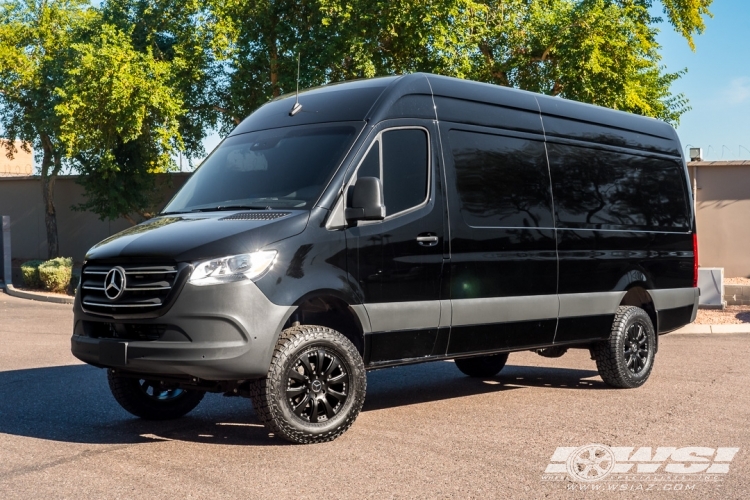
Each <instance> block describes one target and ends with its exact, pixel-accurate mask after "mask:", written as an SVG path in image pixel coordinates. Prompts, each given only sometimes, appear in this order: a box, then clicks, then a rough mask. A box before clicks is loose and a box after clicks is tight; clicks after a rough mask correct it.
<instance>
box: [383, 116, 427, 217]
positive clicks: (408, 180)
mask: <svg viewBox="0 0 750 500" xmlns="http://www.w3.org/2000/svg"><path fill="white" fill-rule="evenodd" d="M382 141H383V197H384V201H385V210H386V216H388V215H393V214H396V213H399V212H402V211H404V210H406V209H409V208H411V207H414V206H417V205H419V204H421V203H422V202H424V201H425V199H426V198H427V172H428V164H427V158H428V154H427V151H428V149H427V133H426V132H425V131H424V130H421V129H401V130H389V131H387V132H384V133H383V135H382Z"/></svg>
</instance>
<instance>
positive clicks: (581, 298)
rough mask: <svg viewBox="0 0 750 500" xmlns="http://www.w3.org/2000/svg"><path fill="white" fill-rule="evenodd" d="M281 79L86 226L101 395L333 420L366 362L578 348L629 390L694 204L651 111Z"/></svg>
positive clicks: (79, 336) (148, 411) (324, 428)
mask: <svg viewBox="0 0 750 500" xmlns="http://www.w3.org/2000/svg"><path fill="white" fill-rule="evenodd" d="M296 103H297V98H296V97H295V96H286V97H282V98H279V99H275V100H273V101H271V102H269V103H268V104H266V105H264V106H262V107H261V108H260V109H258V110H257V111H256V112H254V113H253V114H252V115H250V116H249V117H247V118H246V119H245V120H244V121H243V122H242V123H240V124H239V125H238V126H237V128H236V129H235V130H234V131H233V132H232V133H231V134H230V135H229V136H228V137H227V138H226V139H225V140H224V141H223V142H222V143H221V144H220V145H219V146H218V147H217V148H216V149H215V150H214V151H213V153H212V154H211V155H210V156H209V157H208V158H207V159H206V160H205V161H204V162H203V164H202V165H201V166H200V167H199V168H198V169H197V170H196V171H195V173H194V174H193V175H192V177H191V178H190V179H189V180H188V181H187V183H186V184H185V185H184V187H183V188H182V189H180V191H179V192H178V193H177V194H176V195H175V196H174V198H173V199H172V200H171V201H170V202H169V204H168V205H167V206H166V208H165V209H164V211H163V213H161V214H159V215H158V216H157V217H154V218H152V219H150V220H148V221H146V222H143V223H142V224H139V225H137V226H135V227H132V228H130V229H128V230H126V231H123V232H121V233H119V234H116V235H114V236H112V237H110V238H107V239H106V240H104V241H102V242H101V243H99V244H97V245H96V246H94V247H93V248H92V249H91V250H90V251H89V252H88V254H87V255H86V261H85V263H84V265H83V269H82V280H81V284H80V288H79V289H78V291H77V294H76V300H75V306H74V308H75V324H74V332H73V337H72V350H73V354H74V355H75V356H76V357H78V358H79V359H81V360H83V361H85V362H87V363H90V364H92V365H94V366H98V367H102V368H106V369H107V373H108V378H109V384H110V387H111V389H112V393H113V394H114V397H115V398H116V399H117V401H118V402H119V403H120V404H121V405H122V406H123V407H124V408H125V409H126V410H128V411H129V412H131V413H132V414H134V415H137V416H139V417H143V418H150V419H166V418H176V417H180V416H182V415H184V414H186V413H187V412H189V411H190V410H192V409H193V408H194V407H195V406H196V405H197V404H198V403H199V402H200V401H201V399H202V397H203V395H204V394H205V393H206V392H219V393H225V394H228V395H240V396H246V397H251V398H252V400H253V405H254V408H255V411H256V413H257V414H258V416H259V417H260V419H261V420H262V421H263V422H264V423H265V425H266V426H268V428H269V429H270V430H271V431H272V432H273V433H274V434H275V435H278V436H281V437H284V438H286V439H289V440H292V441H294V442H299V443H311V442H320V441H327V440H331V439H334V438H335V437H337V436H339V435H340V434H342V433H343V432H344V431H345V430H346V429H348V428H349V426H351V425H352V423H353V422H354V420H355V418H356V417H357V414H358V413H359V411H360V409H361V408H362V404H363V401H364V398H365V387H366V377H365V372H366V370H370V369H376V368H382V367H389V366H396V365H403V364H409V363H418V362H423V361H432V360H447V359H454V360H455V364H456V366H457V367H458V369H459V370H461V371H462V372H463V373H465V374H467V375H469V376H473V377H492V376H494V375H496V374H497V373H498V372H499V371H500V370H501V369H502V368H503V365H504V364H505V362H506V360H507V359H508V353H509V352H513V351H520V350H534V351H536V352H538V353H539V354H541V355H543V356H550V357H555V356H560V355H562V354H563V353H565V351H566V350H568V349H570V348H583V349H588V350H590V351H591V354H592V357H593V358H594V359H595V360H596V364H597V367H598V369H599V373H600V374H601V377H602V379H603V380H604V381H605V382H606V383H607V384H609V385H611V386H614V387H623V388H634V387H638V386H640V385H641V384H643V383H644V382H645V381H646V379H647V378H648V377H649V374H650V373H651V370H652V367H653V364H654V358H655V356H656V353H657V348H658V340H659V335H660V334H663V333H667V332H669V331H671V330H675V329H677V328H679V327H681V326H683V325H686V324H688V323H690V322H692V321H693V320H694V319H695V314H696V309H697V302H698V289H697V288H696V276H697V260H696V255H697V248H696V238H695V216H694V211H693V203H692V198H691V192H690V187H689V182H688V177H687V173H686V165H685V160H684V158H683V154H682V148H681V146H680V142H679V140H678V137H677V134H676V133H675V131H674V129H673V128H672V127H671V126H669V125H668V124H666V123H663V122H660V121H657V120H654V119H651V118H644V117H640V116H635V115H631V114H627V113H622V112H617V111H612V110H609V109H604V108H600V107H595V106H590V105H586V104H580V103H576V102H571V101H568V100H564V99H559V98H553V97H547V96H543V95H538V94H533V93H529V92H523V91H518V90H513V89H509V88H503V87H498V86H494V85H487V84H481V83H475V82H470V81H463V80H458V79H454V78H446V77H441V76H435V75H429V74H412V75H406V76H394V77H387V78H378V79H372V80H365V81H355V82H348V83H342V84H336V85H329V86H325V87H322V88H317V89H311V90H308V91H305V92H301V93H300V94H299V96H298V105H296Z"/></svg>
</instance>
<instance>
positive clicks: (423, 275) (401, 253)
mask: <svg viewBox="0 0 750 500" xmlns="http://www.w3.org/2000/svg"><path fill="white" fill-rule="evenodd" d="M393 125H395V124H393ZM430 126H431V125H430V124H429V122H427V123H425V125H423V126H412V125H409V126H393V127H387V126H383V127H382V128H381V129H380V131H379V132H378V133H377V135H376V136H375V137H374V139H373V141H372V142H371V144H370V146H369V150H368V152H367V153H366V154H365V156H364V157H363V159H362V161H361V162H360V164H359V166H358V170H357V172H356V174H355V177H354V178H353V180H352V182H354V181H355V180H356V178H357V177H378V178H380V179H381V182H382V185H383V200H384V203H385V208H386V217H385V220H382V221H375V222H360V223H358V225H357V226H355V227H350V228H348V229H347V230H346V238H347V260H348V267H349V270H350V272H351V273H352V275H353V276H354V278H355V279H356V280H357V284H358V288H359V291H360V293H361V295H362V302H363V304H364V307H365V310H366V311H367V314H368V315H369V317H370V325H371V329H372V334H370V335H368V336H367V338H366V345H367V358H368V359H367V361H368V362H369V363H378V362H387V361H393V360H400V359H410V358H417V357H422V356H427V355H430V354H431V353H432V351H433V347H434V345H435V340H436V338H437V332H438V326H439V325H440V317H441V310H440V278H441V274H442V268H443V234H444V232H443V224H444V221H443V214H444V209H443V197H442V192H441V188H440V182H439V178H438V176H437V175H436V171H437V165H436V159H435V158H434V154H432V152H433V151H435V148H434V144H433V140H434V137H433V134H432V133H431V130H430ZM444 314H445V312H444Z"/></svg>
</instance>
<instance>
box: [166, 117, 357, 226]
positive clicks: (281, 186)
mask: <svg viewBox="0 0 750 500" xmlns="http://www.w3.org/2000/svg"><path fill="white" fill-rule="evenodd" d="M356 132H357V129H356V128H355V127H354V126H353V125H341V124H336V125H312V126H301V127H289V128H282V129H273V130H263V131H260V132H250V133H247V134H241V135H237V136H232V137H228V138H227V139H226V140H224V142H222V143H221V145H220V146H219V147H218V148H217V149H216V150H215V151H214V152H213V153H212V154H211V156H209V157H208V158H207V159H206V160H205V161H204V162H203V164H201V166H200V168H198V169H197V170H196V171H195V173H194V174H193V175H192V177H191V178H190V179H189V180H188V181H187V182H186V183H185V185H184V186H183V187H182V189H180V191H179V192H178V193H177V194H176V195H175V197H174V198H173V199H172V201H171V202H170V203H169V204H168V205H167V206H166V207H165V208H164V212H163V213H182V212H190V211H209V210H230V209H232V208H238V209H241V208H247V209H266V208H301V209H309V208H311V207H312V204H313V203H315V201H316V200H317V199H318V197H319V196H320V194H321V192H322V191H323V188H325V186H326V184H327V182H328V179H329V177H330V176H331V175H332V174H333V172H334V169H335V168H336V167H337V166H338V165H339V163H340V162H341V160H342V159H343V156H344V154H345V153H346V152H347V151H348V149H349V147H350V146H351V144H352V141H353V140H354V138H355V136H356Z"/></svg>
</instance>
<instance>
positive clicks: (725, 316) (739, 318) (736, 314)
mask: <svg viewBox="0 0 750 500" xmlns="http://www.w3.org/2000/svg"><path fill="white" fill-rule="evenodd" d="M743 323H750V306H727V307H726V309H724V310H723V311H722V310H720V309H698V317H697V318H696V319H695V324H696V325H741V324H743Z"/></svg>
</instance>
